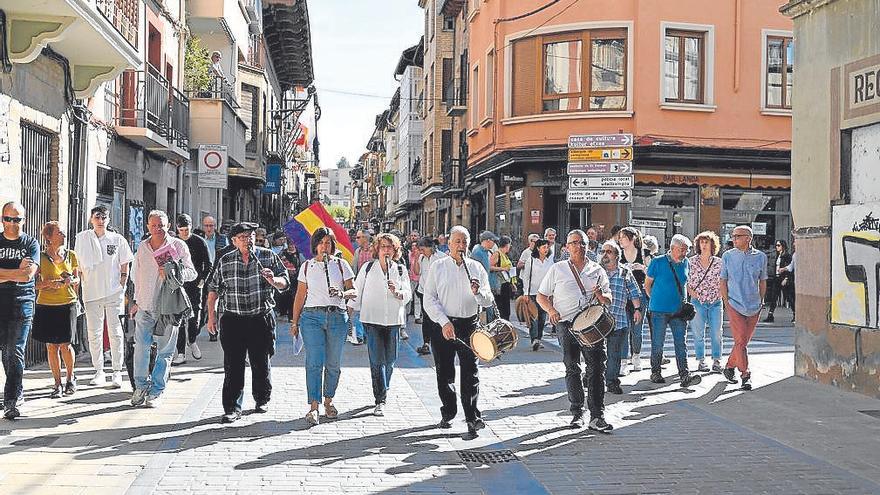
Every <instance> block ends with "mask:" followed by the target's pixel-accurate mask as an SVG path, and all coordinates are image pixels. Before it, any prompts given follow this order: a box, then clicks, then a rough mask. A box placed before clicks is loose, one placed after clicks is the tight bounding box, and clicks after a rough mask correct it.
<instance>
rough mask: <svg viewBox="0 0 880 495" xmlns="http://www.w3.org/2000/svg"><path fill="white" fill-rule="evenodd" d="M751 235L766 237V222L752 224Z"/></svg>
mask: <svg viewBox="0 0 880 495" xmlns="http://www.w3.org/2000/svg"><path fill="white" fill-rule="evenodd" d="M752 234H755V235H767V223H766V222H752Z"/></svg>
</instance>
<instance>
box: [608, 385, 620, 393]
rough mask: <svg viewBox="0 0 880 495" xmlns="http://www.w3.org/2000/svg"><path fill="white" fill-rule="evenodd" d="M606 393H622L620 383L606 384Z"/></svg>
mask: <svg viewBox="0 0 880 495" xmlns="http://www.w3.org/2000/svg"><path fill="white" fill-rule="evenodd" d="M608 393H609V394H614V395H623V389H622V388H620V384H617V383H609V384H608Z"/></svg>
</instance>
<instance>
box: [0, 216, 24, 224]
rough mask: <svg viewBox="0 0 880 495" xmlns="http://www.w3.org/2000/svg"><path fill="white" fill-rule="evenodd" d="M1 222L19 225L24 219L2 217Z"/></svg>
mask: <svg viewBox="0 0 880 495" xmlns="http://www.w3.org/2000/svg"><path fill="white" fill-rule="evenodd" d="M3 221H4V222H9V223H21V222H24V217H7V216H6V215H3Z"/></svg>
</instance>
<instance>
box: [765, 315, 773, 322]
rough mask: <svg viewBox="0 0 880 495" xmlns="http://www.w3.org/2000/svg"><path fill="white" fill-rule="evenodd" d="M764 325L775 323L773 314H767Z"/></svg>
mask: <svg viewBox="0 0 880 495" xmlns="http://www.w3.org/2000/svg"><path fill="white" fill-rule="evenodd" d="M764 323H773V313H767V317H766V318H764Z"/></svg>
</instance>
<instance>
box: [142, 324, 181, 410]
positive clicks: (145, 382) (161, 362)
mask: <svg viewBox="0 0 880 495" xmlns="http://www.w3.org/2000/svg"><path fill="white" fill-rule="evenodd" d="M134 321H135V329H134V386H135V388H136V389H139V390H146V391H147V397H148V398H156V397H159V396H160V395H162V392H164V391H165V386H166V385H167V384H168V377H169V376H170V375H171V358H172V357H174V353H175V352H176V351H177V330H178V328H177V326H175V325H167V326H166V328H165V332H164V335H161V336H160V335H153V329H154V328H156V325H160V324H161V323H160V322H159V314H158V313H156V312H154V311H145V310H143V309H141V310H139V311H138V312H137V313H136V314H135V315H134ZM153 342H156V365H155V366H154V367H153V372H152V373H150V346H152V345H153Z"/></svg>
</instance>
